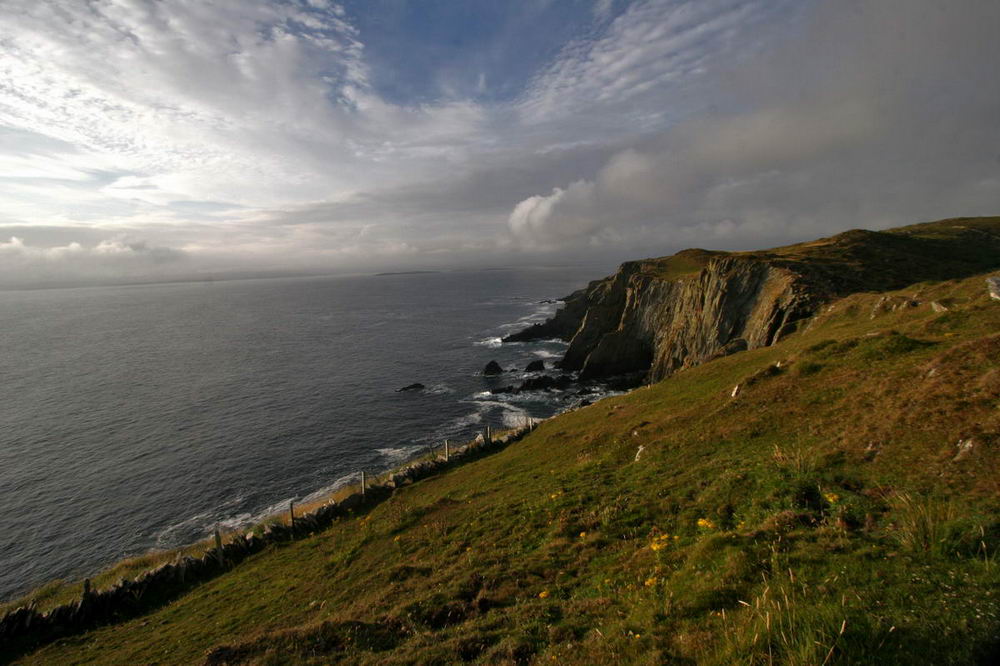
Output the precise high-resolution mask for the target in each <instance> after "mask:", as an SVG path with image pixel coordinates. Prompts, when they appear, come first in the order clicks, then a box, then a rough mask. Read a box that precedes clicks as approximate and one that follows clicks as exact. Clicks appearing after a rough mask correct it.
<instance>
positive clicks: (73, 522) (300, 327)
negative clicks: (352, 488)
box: [0, 267, 602, 600]
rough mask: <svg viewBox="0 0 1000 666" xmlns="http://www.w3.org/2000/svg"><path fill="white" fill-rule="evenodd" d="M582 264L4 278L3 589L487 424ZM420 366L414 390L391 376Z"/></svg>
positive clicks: (306, 492) (241, 521)
mask: <svg viewBox="0 0 1000 666" xmlns="http://www.w3.org/2000/svg"><path fill="white" fill-rule="evenodd" d="M601 274H602V270H601V269H600V268H596V267H576V268H536V269H517V270H483V271H452V272H442V273H418V274H407V275H402V274H400V275H380V276H370V275H369V276H348V277H310V278H287V279H260V280H239V281H215V282H193V283H176V284H156V285H139V286H123V287H99V288H77V289H46V290H35V291H7V292H0V350H2V352H0V409H2V423H0V600H8V599H10V598H12V597H14V596H16V595H18V594H20V593H23V592H25V591H27V590H29V589H31V588H33V587H36V586H38V585H40V584H42V583H45V582H47V581H49V580H52V579H56V578H62V579H74V578H78V577H82V576H86V575H89V574H92V573H95V572H96V571H98V570H100V569H101V568H103V567H106V566H108V565H110V564H112V563H113V562H115V561H117V560H119V559H121V558H123V557H129V556H133V555H137V554H141V553H144V552H147V551H149V550H151V549H166V548H172V547H176V546H180V545H184V544H187V543H192V542H194V541H197V540H198V539H201V538H204V537H206V536H208V535H209V534H210V533H211V531H212V530H213V529H214V527H215V526H216V525H219V526H221V527H223V528H224V529H235V528H238V527H241V526H245V525H249V524H251V523H253V522H255V521H256V520H259V519H260V518H262V517H263V516H265V515H267V514H270V513H273V512H275V511H278V510H280V509H283V508H285V507H287V505H288V502H289V501H293V500H294V501H303V500H307V499H309V498H311V497H318V496H320V495H322V494H324V493H326V492H329V491H331V490H333V489H335V488H337V487H338V486H341V485H344V484H346V483H349V482H352V481H354V480H355V479H356V478H357V474H358V472H359V471H361V470H365V471H367V472H369V473H376V472H378V471H381V470H385V469H387V468H389V467H392V466H394V465H398V464H400V463H401V462H403V461H404V460H406V459H407V458H409V457H411V456H413V455H415V454H418V453H421V452H423V451H425V450H426V449H427V448H428V447H430V446H439V445H440V444H441V443H442V442H443V440H444V439H446V438H447V439H452V440H459V441H461V440H464V439H468V438H471V437H473V436H475V434H476V433H478V432H480V431H482V429H483V428H484V427H486V426H487V425H490V426H492V427H494V428H499V427H503V426H506V425H514V424H516V423H518V422H519V421H520V420H522V419H523V418H524V417H525V416H531V417H536V418H541V417H547V416H551V415H552V414H554V413H556V412H558V411H561V410H563V409H565V408H567V407H570V406H572V405H574V404H575V403H577V402H578V401H579V400H580V397H579V396H577V395H575V393H574V392H572V391H567V392H565V393H560V392H552V393H534V394H521V395H502V396H494V395H491V394H489V389H490V388H495V387H498V386H502V385H506V384H511V383H515V382H516V381H518V380H519V379H521V378H523V377H525V376H526V375H524V373H523V372H517V373H508V374H507V375H505V376H504V377H502V378H487V377H483V376H482V375H481V370H482V368H483V367H484V366H485V365H486V363H487V362H488V361H490V360H493V359H495V360H497V361H498V362H499V363H500V364H501V365H502V366H504V367H505V368H511V367H513V368H517V369H520V370H521V371H523V369H524V367H525V366H526V365H527V364H528V362H530V361H532V360H535V359H543V360H545V361H547V362H551V361H553V360H555V359H557V358H559V357H560V356H561V354H562V351H563V350H564V347H565V345H564V343H561V342H559V341H542V342H537V343H525V344H508V345H501V343H500V338H501V337H502V336H503V335H506V334H507V333H510V332H512V331H515V330H519V329H520V328H522V327H524V326H527V325H528V324H530V323H533V322H536V321H541V320H544V319H545V318H547V317H548V316H550V315H551V314H552V313H553V312H554V311H555V308H556V307H557V305H558V304H556V303H552V302H545V301H551V299H555V298H558V297H561V296H565V295H566V294H568V293H570V292H571V291H573V290H575V289H578V288H580V287H582V286H584V285H585V284H586V283H587V281H588V280H590V279H592V278H593V277H595V276H598V275H601ZM414 382H419V383H422V384H424V385H425V386H426V387H427V388H426V389H425V390H423V391H412V392H397V389H399V388H401V387H403V386H406V385H409V384H412V383H414Z"/></svg>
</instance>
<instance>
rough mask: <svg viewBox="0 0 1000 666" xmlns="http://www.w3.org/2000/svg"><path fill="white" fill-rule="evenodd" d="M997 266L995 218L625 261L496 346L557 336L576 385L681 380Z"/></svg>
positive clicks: (999, 250)
mask: <svg viewBox="0 0 1000 666" xmlns="http://www.w3.org/2000/svg"><path fill="white" fill-rule="evenodd" d="M997 267H1000V217H983V218H955V219H949V220H942V221H939V222H929V223H925V224H917V225H911V226H907V227H899V228H897V229H890V230H887V231H866V230H862V229H854V230H851V231H846V232H844V233H841V234H837V235H836V236H832V237H830V238H823V239H820V240H816V241H811V242H807V243H799V244H795V245H789V246H784V247H778V248H773V249H770V250H762V251H754V252H718V251H708V250H700V249H692V250H684V251H683V252H679V253H677V254H675V255H672V256H669V257H662V258H658V259H644V260H640V261H629V262H626V263H624V264H622V265H621V267H620V268H619V269H618V271H617V272H615V273H614V274H613V275H610V276H608V277H606V278H604V279H602V280H596V281H594V282H591V283H590V284H589V285H588V286H587V287H586V288H584V289H581V290H579V291H576V292H574V293H572V294H570V295H569V296H567V297H566V298H565V299H563V300H564V302H565V306H564V307H563V308H562V309H560V310H559V311H558V312H557V313H556V314H555V316H553V317H552V318H551V319H549V320H548V321H546V322H544V323H541V324H536V325H534V326H531V327H529V328H527V329H525V330H523V331H520V332H518V333H515V334H513V335H510V336H508V337H507V338H505V339H504V341H505V342H522V341H527V340H534V339H541V338H561V339H563V340H566V341H568V342H569V343H570V344H569V348H568V349H567V350H566V354H565V356H564V358H563V360H562V362H561V367H562V368H563V369H565V370H576V371H579V372H580V376H581V378H583V379H597V378H604V377H610V376H619V375H633V376H634V377H635V378H636V379H637V380H639V381H648V382H655V381H659V380H661V379H663V378H665V377H668V376H669V375H671V374H673V373H674V372H676V371H677V370H679V369H681V368H685V367H691V366H695V365H699V364H701V363H704V362H705V361H707V360H711V359H713V358H717V357H719V356H724V355H727V354H731V353H734V352H738V351H744V350H747V349H755V348H758V347H765V346H769V345H772V344H774V343H775V342H777V341H778V340H780V339H781V338H783V337H784V336H786V335H788V334H789V333H791V332H793V331H795V330H796V329H797V327H798V325H799V324H800V323H801V322H803V321H804V320H806V319H808V318H809V317H811V316H812V315H813V314H814V313H816V312H817V310H818V308H819V307H820V306H821V305H822V304H823V303H826V302H828V301H830V300H832V299H834V298H839V297H842V296H845V295H848V294H851V293H856V292H863V291H885V290H890V289H900V288H902V287H905V286H907V285H910V284H914V283H916V282H922V281H927V280H946V279H953V278H961V277H966V276H969V275H974V274H976V273H980V272H983V271H987V270H990V269H993V268H997Z"/></svg>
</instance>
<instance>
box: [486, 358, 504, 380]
mask: <svg viewBox="0 0 1000 666" xmlns="http://www.w3.org/2000/svg"><path fill="white" fill-rule="evenodd" d="M503 371H504V370H503V368H501V367H500V364H499V363H497V362H496V361H490V362H489V363H487V364H486V367H485V368H483V374H484V375H486V376H487V377H489V376H492V375H500V374H503Z"/></svg>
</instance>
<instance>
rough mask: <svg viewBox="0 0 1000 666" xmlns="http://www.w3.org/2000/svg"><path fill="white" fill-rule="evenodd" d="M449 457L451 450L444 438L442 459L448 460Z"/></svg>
mask: <svg viewBox="0 0 1000 666" xmlns="http://www.w3.org/2000/svg"><path fill="white" fill-rule="evenodd" d="M450 458H451V450H450V449H449V448H448V440H447V439H446V440H444V461H445V462H448V460H449V459H450Z"/></svg>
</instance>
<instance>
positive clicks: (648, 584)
mask: <svg viewBox="0 0 1000 666" xmlns="http://www.w3.org/2000/svg"><path fill="white" fill-rule="evenodd" d="M657 582H659V581H658V580H657V578H656V576H650V577H649V578H647V579H646V587H653V586H654V585H656V583H657Z"/></svg>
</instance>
